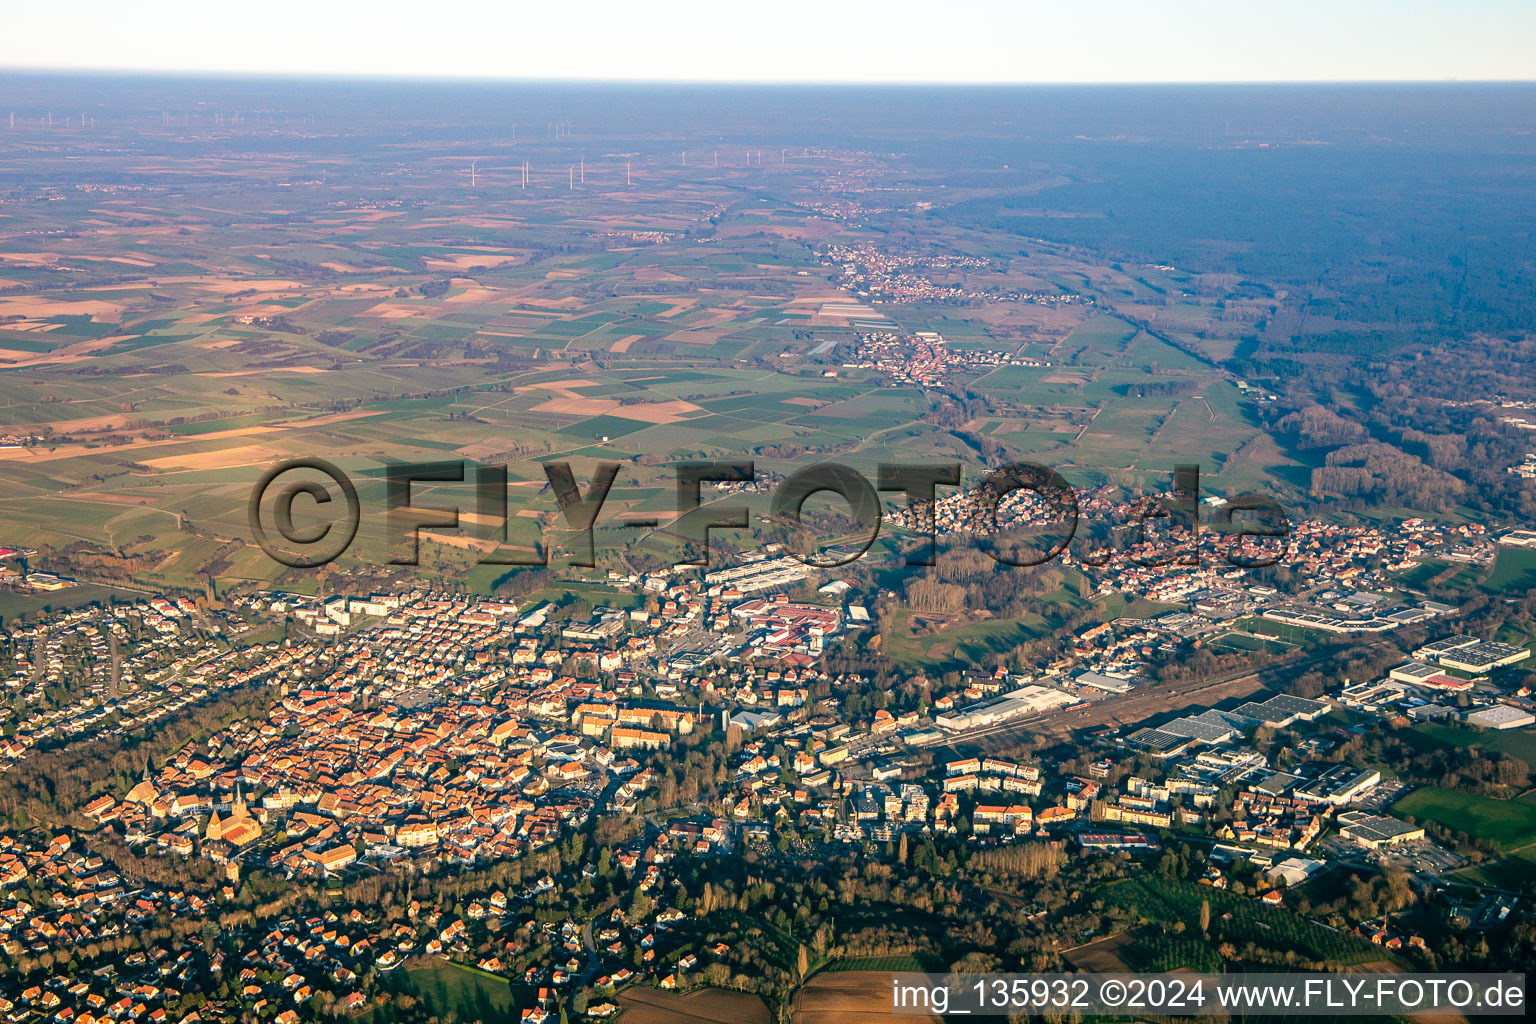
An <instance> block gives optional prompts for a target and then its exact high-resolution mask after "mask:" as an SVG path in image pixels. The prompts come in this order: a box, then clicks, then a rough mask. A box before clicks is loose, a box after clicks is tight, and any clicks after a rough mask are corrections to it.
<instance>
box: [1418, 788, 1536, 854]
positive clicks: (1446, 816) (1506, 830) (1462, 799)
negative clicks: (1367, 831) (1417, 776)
mask: <svg viewBox="0 0 1536 1024" xmlns="http://www.w3.org/2000/svg"><path fill="white" fill-rule="evenodd" d="M1392 810H1393V811H1395V812H1396V813H1398V814H1406V815H1411V816H1413V817H1414V818H1416V819H1420V820H1424V821H1433V822H1435V823H1436V824H1439V825H1442V826H1444V827H1445V828H1448V829H1450V830H1452V831H1454V832H1465V833H1466V834H1468V835H1470V836H1473V837H1475V838H1477V839H1486V840H1488V841H1490V842H1494V843H1498V844H1499V845H1500V846H1501V847H1502V848H1504V849H1505V850H1518V849H1520V848H1522V847H1525V846H1528V845H1530V844H1531V843H1536V806H1533V805H1532V804H1528V803H1524V802H1522V801H1519V800H1493V799H1490V798H1489V797H1485V796H1474V795H1472V794H1470V793H1458V792H1455V791H1453V790H1449V789H1439V788H1437V787H1433V786H1429V787H1425V788H1424V789H1416V790H1414V791H1413V792H1411V793H1409V794H1408V795H1407V796H1405V797H1403V798H1402V799H1401V800H1399V801H1397V803H1395V804H1393V805H1392Z"/></svg>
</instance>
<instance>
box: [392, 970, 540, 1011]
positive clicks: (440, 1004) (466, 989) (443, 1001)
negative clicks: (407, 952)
mask: <svg viewBox="0 0 1536 1024" xmlns="http://www.w3.org/2000/svg"><path fill="white" fill-rule="evenodd" d="M399 985H400V988H401V990H403V991H406V992H410V993H412V994H414V995H415V996H416V997H417V998H418V999H421V1000H423V1001H424V1002H426V1003H427V1004H428V1005H430V1006H431V1008H432V1012H433V1013H434V1014H435V1015H437V1016H439V1017H443V1018H446V1017H448V1016H449V1015H452V1016H455V1017H457V1018H458V1019H459V1020H463V1021H471V1020H473V1021H483V1022H485V1024H500V1022H503V1021H517V1020H518V1019H519V1018H520V1013H521V1011H522V1009H523V1008H524V1007H526V1006H531V1005H532V1002H531V1000H528V999H527V998H526V993H525V992H522V991H521V990H515V989H514V988H513V986H512V983H511V982H509V981H508V980H507V979H506V978H502V977H498V976H497V975H494V974H487V973H486V972H485V971H478V970H476V969H474V968H473V967H466V966H465V965H463V964H455V963H449V962H447V961H440V962H438V963H435V964H422V965H420V966H414V967H409V968H406V969H405V970H404V971H402V972H401V974H400V975H399Z"/></svg>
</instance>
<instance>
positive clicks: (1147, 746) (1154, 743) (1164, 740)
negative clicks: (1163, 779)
mask: <svg viewBox="0 0 1536 1024" xmlns="http://www.w3.org/2000/svg"><path fill="white" fill-rule="evenodd" d="M1125 741H1126V742H1127V743H1129V744H1130V745H1131V746H1133V747H1141V748H1142V749H1143V750H1146V751H1147V752H1148V753H1150V754H1151V755H1152V756H1153V757H1173V756H1175V755H1177V754H1182V753H1183V752H1184V751H1186V750H1188V749H1189V745H1190V744H1191V743H1193V742H1194V740H1192V739H1190V738H1189V737H1188V736H1175V735H1174V734H1173V733H1171V732H1164V731H1163V730H1161V729H1137V730H1136V731H1135V732H1133V733H1131V734H1130V735H1129V736H1127V737H1126V738H1125Z"/></svg>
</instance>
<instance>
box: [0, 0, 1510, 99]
mask: <svg viewBox="0 0 1536 1024" xmlns="http://www.w3.org/2000/svg"><path fill="white" fill-rule="evenodd" d="M7 6H8V8H9V9H8V10H7V11H6V13H5V15H4V17H3V24H4V41H3V42H0V66H3V67H8V68H98V69H133V70H156V71H213V72H277V73H283V74H338V75H391V76H394V75H406V76H434V77H436V76H473V77H492V78H575V79H663V80H706V81H721V80H756V81H923V82H1202V81H1319V80H1322V81H1343V80H1404V79H1407V80H1421V79H1422V80H1445V79H1530V78H1533V77H1536V2H1533V0H1441V2H1427V0H1268V2H1254V0H1162V2H1158V0H1052V2H1049V3H1041V2H1037V0H922V2H911V0H882V2H878V3H871V2H866V0H845V2H841V3H839V2H836V0H830V2H829V0H776V2H774V3H733V2H731V0H714V2H695V0H555V2H545V3H527V2H518V0H493V2H488V0H446V2H442V3H432V2H422V0H411V2H403V0H368V2H353V0H337V2H327V0H302V2H301V0H266V2H262V3H251V4H232V3H217V2H216V3H213V4H207V3H192V2H186V0H50V2H47V3H43V2H41V0H23V2H20V3H13V4H8V5H7Z"/></svg>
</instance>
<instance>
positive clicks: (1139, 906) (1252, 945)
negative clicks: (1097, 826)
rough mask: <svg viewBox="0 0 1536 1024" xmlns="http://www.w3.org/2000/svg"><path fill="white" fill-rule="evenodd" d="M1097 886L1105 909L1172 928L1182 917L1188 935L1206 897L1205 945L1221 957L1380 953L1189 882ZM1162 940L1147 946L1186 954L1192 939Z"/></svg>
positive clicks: (1291, 958)
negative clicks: (1207, 930)
mask: <svg viewBox="0 0 1536 1024" xmlns="http://www.w3.org/2000/svg"><path fill="white" fill-rule="evenodd" d="M1100 892H1101V895H1102V898H1103V900H1104V909H1105V914H1106V915H1115V914H1118V915H1119V916H1122V917H1124V918H1126V919H1127V920H1128V921H1132V922H1138V923H1142V924H1155V925H1157V926H1158V927H1159V928H1161V929H1163V930H1164V931H1170V930H1173V927H1174V924H1175V922H1183V924H1184V928H1185V934H1189V935H1192V936H1193V935H1198V934H1199V931H1200V906H1201V904H1202V903H1204V902H1209V903H1210V907H1211V916H1210V938H1209V942H1208V943H1207V945H1208V946H1209V947H1210V948H1211V949H1213V950H1222V949H1223V947H1226V948H1225V951H1224V952H1222V953H1221V956H1220V959H1227V960H1241V961H1245V962H1255V961H1257V962H1261V963H1273V962H1281V961H1283V962H1286V963H1293V962H1294V963H1298V964H1299V963H1302V962H1311V963H1315V964H1318V965H1320V966H1321V965H1327V966H1354V965H1358V964H1363V963H1369V962H1371V961H1376V960H1381V959H1383V956H1384V954H1383V951H1382V950H1381V949H1380V948H1379V947H1377V946H1374V945H1372V944H1371V943H1369V942H1367V941H1366V940H1365V939H1362V938H1360V937H1358V936H1355V935H1350V934H1348V933H1345V932H1337V931H1334V930H1333V929H1331V928H1327V927H1325V926H1323V925H1321V924H1318V923H1317V922H1315V921H1312V920H1310V919H1308V918H1305V917H1301V916H1299V915H1297V914H1294V913H1292V912H1290V911H1287V910H1283V909H1278V908H1273V907H1266V906H1264V905H1263V904H1260V903H1258V902H1256V901H1254V900H1252V899H1247V898H1244V897H1242V896H1235V895H1233V894H1231V893H1229V892H1225V891H1223V890H1220V889H1213V888H1211V887H1209V886H1204V885H1196V884H1194V883H1192V882H1182V881H1173V880H1169V879H1163V878H1142V877H1137V878H1126V879H1120V880H1118V881H1115V882H1111V883H1109V884H1108V885H1106V886H1104V887H1103V888H1102V889H1101V890H1100ZM1161 940H1162V942H1163V943H1164V944H1166V945H1167V946H1168V949H1162V948H1160V947H1159V945H1158V940H1156V939H1154V940H1153V941H1152V943H1151V944H1150V946H1149V947H1148V948H1149V949H1150V950H1151V952H1152V955H1153V956H1155V957H1158V958H1162V957H1165V956H1173V955H1174V954H1175V952H1177V953H1179V954H1185V951H1184V950H1183V948H1182V947H1183V946H1184V945H1185V944H1186V943H1190V942H1192V941H1194V940H1193V939H1181V938H1173V937H1170V936H1166V935H1165V936H1162V937H1161ZM1138 945H1142V944H1141V943H1138ZM1176 947H1177V948H1176ZM1197 964H1198V965H1199V966H1201V967H1205V966H1206V964H1205V963H1204V962H1203V961H1199V960H1190V961H1187V965H1188V966H1196V965H1197ZM1149 966H1150V965H1149ZM1158 969H1161V968H1158Z"/></svg>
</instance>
